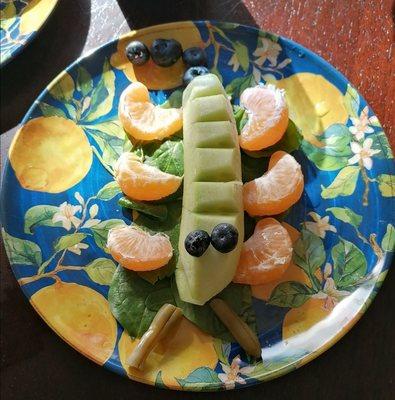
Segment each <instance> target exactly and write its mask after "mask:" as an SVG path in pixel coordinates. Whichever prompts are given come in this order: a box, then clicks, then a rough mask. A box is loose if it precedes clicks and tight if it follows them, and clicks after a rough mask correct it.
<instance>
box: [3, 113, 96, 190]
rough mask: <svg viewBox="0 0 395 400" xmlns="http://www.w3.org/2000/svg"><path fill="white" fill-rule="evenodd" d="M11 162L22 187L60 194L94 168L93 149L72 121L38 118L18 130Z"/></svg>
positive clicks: (13, 142) (11, 150) (10, 153)
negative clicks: (92, 166) (92, 165)
mask: <svg viewBox="0 0 395 400" xmlns="http://www.w3.org/2000/svg"><path fill="white" fill-rule="evenodd" d="M9 158H10V162H11V165H12V168H13V169H14V171H15V175H16V177H17V178H18V181H19V183H20V184H21V186H22V187H24V188H25V189H29V190H37V191H40V192H48V193H59V192H63V191H65V190H67V189H69V188H71V187H72V186H74V185H75V184H77V183H78V182H79V181H81V180H82V179H83V178H84V177H85V175H86V174H87V173H88V171H89V169H90V167H91V164H92V149H91V147H90V145H89V142H88V139H87V137H86V135H85V133H84V131H83V130H82V129H81V128H80V127H79V126H77V125H76V124H75V123H74V122H73V121H71V120H69V119H66V118H62V117H39V118H34V119H32V120H30V121H29V122H27V123H26V124H25V125H24V126H22V128H21V129H19V131H18V132H17V134H16V135H15V137H14V140H13V141H12V144H11V147H10V151H9Z"/></svg>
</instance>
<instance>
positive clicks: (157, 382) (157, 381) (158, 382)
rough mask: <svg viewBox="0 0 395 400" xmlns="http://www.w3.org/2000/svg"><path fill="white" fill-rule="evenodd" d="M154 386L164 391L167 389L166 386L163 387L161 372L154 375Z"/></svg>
mask: <svg viewBox="0 0 395 400" xmlns="http://www.w3.org/2000/svg"><path fill="white" fill-rule="evenodd" d="M155 386H157V387H160V388H164V389H165V388H167V386H166V385H165V382H163V378H162V371H159V372H158V373H157V375H156V378H155Z"/></svg>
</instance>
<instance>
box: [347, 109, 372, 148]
mask: <svg viewBox="0 0 395 400" xmlns="http://www.w3.org/2000/svg"><path fill="white" fill-rule="evenodd" d="M368 114H369V109H368V106H366V107H365V108H364V109H363V110H362V111H361V115H360V116H359V118H355V117H351V118H350V119H351V122H352V126H350V127H349V128H348V129H349V130H350V132H351V133H352V134H353V135H354V136H355V138H356V139H357V140H362V139H363V138H364V137H365V133H373V132H374V129H373V128H372V127H371V126H369V124H374V123H376V122H377V117H375V116H373V117H370V118H369V115H368Z"/></svg>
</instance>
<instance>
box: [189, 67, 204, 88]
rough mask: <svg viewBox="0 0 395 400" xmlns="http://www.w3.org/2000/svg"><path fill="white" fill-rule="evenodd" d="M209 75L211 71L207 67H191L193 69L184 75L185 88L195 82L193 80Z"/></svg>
mask: <svg viewBox="0 0 395 400" xmlns="http://www.w3.org/2000/svg"><path fill="white" fill-rule="evenodd" d="M209 73H210V71H209V70H208V69H207V68H206V67H191V68H188V69H187V70H186V72H185V74H184V78H183V81H184V85H185V86H186V85H188V84H189V83H190V82H191V81H192V80H193V78H196V77H197V76H200V75H206V74H209Z"/></svg>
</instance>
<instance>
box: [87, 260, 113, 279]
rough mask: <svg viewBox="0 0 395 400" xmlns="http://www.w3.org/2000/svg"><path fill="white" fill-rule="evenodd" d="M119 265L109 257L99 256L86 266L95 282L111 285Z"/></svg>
mask: <svg viewBox="0 0 395 400" xmlns="http://www.w3.org/2000/svg"><path fill="white" fill-rule="evenodd" d="M116 269H117V266H116V265H115V264H114V262H113V261H111V260H110V259H108V258H97V259H96V260H93V261H92V262H91V263H89V264H88V265H87V266H86V267H85V272H86V273H87V274H88V276H89V278H90V279H92V281H93V282H95V283H98V284H99V285H109V284H110V283H111V281H112V277H113V275H114V273H115V270H116Z"/></svg>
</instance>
